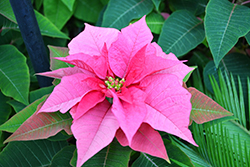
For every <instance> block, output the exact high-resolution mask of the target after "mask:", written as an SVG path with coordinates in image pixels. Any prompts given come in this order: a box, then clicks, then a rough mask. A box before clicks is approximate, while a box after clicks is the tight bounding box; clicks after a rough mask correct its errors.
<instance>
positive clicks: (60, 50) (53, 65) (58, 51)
mask: <svg viewBox="0 0 250 167" xmlns="http://www.w3.org/2000/svg"><path fill="white" fill-rule="evenodd" d="M48 47H49V51H50V69H51V70H57V69H60V68H66V67H72V66H73V65H71V64H68V63H65V62H63V61H60V60H56V59H54V58H55V57H66V56H68V55H69V49H68V48H66V47H56V46H48Z"/></svg>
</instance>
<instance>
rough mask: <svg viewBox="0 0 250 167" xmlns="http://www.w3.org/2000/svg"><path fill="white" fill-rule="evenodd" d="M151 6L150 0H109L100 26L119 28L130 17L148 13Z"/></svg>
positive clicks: (134, 17)
mask: <svg viewBox="0 0 250 167" xmlns="http://www.w3.org/2000/svg"><path fill="white" fill-rule="evenodd" d="M153 7H154V4H153V2H152V1H151V0H126V1H120V0H110V1H109V3H108V7H107V9H106V11H105V12H104V15H103V22H102V26H103V27H113V28H117V29H121V28H123V27H125V26H127V25H128V24H129V22H130V21H131V20H132V19H138V18H141V17H142V16H143V15H146V14H148V13H150V12H151V11H152V9H153Z"/></svg>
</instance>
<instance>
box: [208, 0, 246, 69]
mask: <svg viewBox="0 0 250 167" xmlns="http://www.w3.org/2000/svg"><path fill="white" fill-rule="evenodd" d="M205 30H206V37H207V41H208V44H209V47H210V50H211V52H212V55H213V58H214V63H215V66H216V67H218V66H219V62H220V61H221V59H222V58H223V57H224V56H225V55H226V54H227V52H229V51H230V50H231V48H232V47H233V46H234V45H235V44H236V42H237V41H238V39H239V37H242V36H245V35H246V34H247V33H248V31H249V30H250V9H249V8H248V7H246V6H241V5H238V4H233V3H231V2H229V1H227V0H210V1H209V3H208V5H207V8H206V16H205Z"/></svg>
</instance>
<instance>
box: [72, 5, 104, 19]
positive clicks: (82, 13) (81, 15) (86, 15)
mask: <svg viewBox="0 0 250 167" xmlns="http://www.w3.org/2000/svg"><path fill="white" fill-rule="evenodd" d="M76 2H77V4H76V10H75V13H74V16H75V17H76V18H78V19H80V20H83V21H87V22H91V23H95V22H97V20H98V17H99V14H100V12H101V10H102V8H103V5H102V3H101V1H100V0H91V1H90V0H77V1H76Z"/></svg>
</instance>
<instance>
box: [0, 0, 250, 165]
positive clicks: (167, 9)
mask: <svg viewBox="0 0 250 167" xmlns="http://www.w3.org/2000/svg"><path fill="white" fill-rule="evenodd" d="M247 2H248V1H245V2H244V1H243V0H238V1H234V0H233V2H232V1H228V0H209V1H208V0H178V1H176V0H126V1H120V0H91V1H90V0H33V1H32V4H33V7H34V10H35V15H36V18H37V21H38V24H39V27H40V31H41V34H42V36H43V40H44V43H45V45H46V46H48V47H47V53H48V55H49V53H50V54H51V55H52V56H53V57H58V56H67V54H68V53H67V52H68V50H67V48H65V47H67V43H68V42H69V40H71V39H72V38H74V37H75V36H76V35H77V34H78V33H80V32H81V31H82V30H83V29H84V23H89V24H92V25H96V26H102V27H114V28H117V29H121V28H123V27H125V26H127V25H128V24H129V23H133V22H135V21H136V20H138V19H139V18H140V17H142V16H144V15H147V17H146V22H147V24H148V26H149V28H150V29H151V31H152V33H153V35H154V41H155V42H157V43H158V44H159V45H160V46H161V47H162V49H163V51H164V52H165V53H170V52H172V53H174V54H175V55H176V56H177V57H178V58H179V59H182V60H188V62H187V64H188V65H190V66H197V68H196V69H195V70H194V72H193V74H192V75H191V77H190V79H189V81H188V82H187V85H188V87H195V88H196V89H198V90H199V91H201V92H203V93H205V94H206V95H208V96H209V97H211V98H212V99H214V100H215V101H216V102H217V103H218V104H220V105H221V106H222V107H224V108H225V109H227V110H228V111H230V112H232V113H233V114H234V116H230V117H225V118H222V119H217V120H214V121H212V122H208V123H204V124H197V123H199V122H193V123H192V125H191V126H190V129H191V131H192V132H193V136H194V139H195V141H196V142H197V144H198V145H199V147H194V146H192V145H190V144H188V143H186V142H184V141H181V140H180V139H178V138H176V137H175V136H171V135H169V134H165V133H161V135H162V137H163V138H164V144H165V146H166V148H167V151H168V154H169V157H170V160H171V162H172V163H171V164H168V163H167V162H166V161H164V160H162V159H159V158H155V157H152V156H150V155H147V154H145V153H138V152H135V151H132V150H131V149H130V148H127V147H122V146H120V144H119V143H118V142H117V141H114V142H112V143H111V144H110V145H109V146H108V147H106V148H104V149H103V150H102V151H100V152H99V153H98V154H96V155H95V156H94V157H92V158H91V159H90V160H89V161H87V163H86V164H84V165H83V166H93V165H95V164H97V165H99V164H101V165H102V166H128V164H129V166H201V167H204V166H246V167H248V166H250V132H249V129H250V121H249V115H250V105H249V104H250V80H249V77H248V76H249V75H250V59H249V54H250V50H249V44H250V9H249V7H250V5H249V4H248V3H247ZM0 14H1V15H0V28H1V29H0V33H1V34H0V55H1V56H0V115H1V116H0V151H1V152H0V166H3V167H8V166H9V167H14V166H71V165H72V166H75V164H76V156H77V155H76V151H75V149H76V148H75V145H74V144H75V140H74V138H73V137H72V136H71V132H70V130H69V125H70V122H71V118H70V116H69V115H62V114H60V113H55V114H54V115H53V116H52V117H51V118H50V119H49V120H48V121H49V126H50V127H47V126H42V127H41V129H39V130H40V131H39V130H38V129H37V127H36V124H35V123H34V124H31V126H30V127H29V128H31V129H32V130H36V132H32V133H31V132H30V131H29V130H27V131H28V132H27V133H28V135H30V136H31V137H34V136H35V135H36V133H38V132H39V133H42V131H45V130H46V128H47V129H49V128H51V127H52V129H53V128H54V129H56V130H57V131H56V132H58V130H61V129H64V130H65V131H61V132H59V133H57V134H56V132H55V131H49V134H48V136H51V135H52V134H53V135H54V134H56V135H55V136H53V137H49V138H48V139H42V140H32V141H11V142H9V143H6V142H5V143H4V141H5V140H6V139H7V138H8V137H9V136H10V134H11V133H13V132H15V131H16V130H17V129H18V128H19V127H20V126H21V124H22V123H23V122H24V121H26V120H27V119H28V118H29V117H30V116H31V115H32V114H33V113H34V112H35V111H36V110H37V107H39V104H40V103H41V102H42V101H44V99H45V98H46V96H45V95H47V94H49V93H51V91H52V90H53V86H50V87H46V88H40V87H39V86H38V82H37V79H36V76H35V75H34V69H33V67H32V64H31V61H30V58H29V56H28V53H27V51H26V49H25V45H24V42H23V40H22V37H21V33H20V30H19V28H18V25H17V22H16V19H15V16H14V14H13V11H12V9H11V6H10V3H9V1H8V0H1V2H0ZM62 47H63V48H62ZM60 63H61V62H57V61H56V60H54V62H53V61H51V65H52V64H53V65H52V67H51V68H52V69H53V70H54V69H56V67H59V66H60V67H67V66H69V65H68V64H65V63H61V64H60ZM55 83H56V81H55ZM190 91H191V90H190ZM193 95H194V94H193ZM195 96H198V95H197V94H195ZM201 100H203V102H204V104H206V102H207V101H208V100H209V99H202V98H201ZM192 104H193V111H192V112H197V111H196V110H195V109H197V106H198V109H201V108H202V109H203V110H208V111H209V112H211V113H215V112H216V111H217V109H215V108H214V107H216V106H207V105H204V106H200V105H198V104H200V103H199V102H197V101H193V102H192ZM42 116H43V117H47V116H46V115H42ZM200 123H201V122H200ZM202 123H203V122H202ZM42 124H43V123H42V122H41V125H42ZM22 126H26V125H22ZM20 135H25V133H23V132H20ZM121 155H122V156H121ZM103 164H104V165H103Z"/></svg>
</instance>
